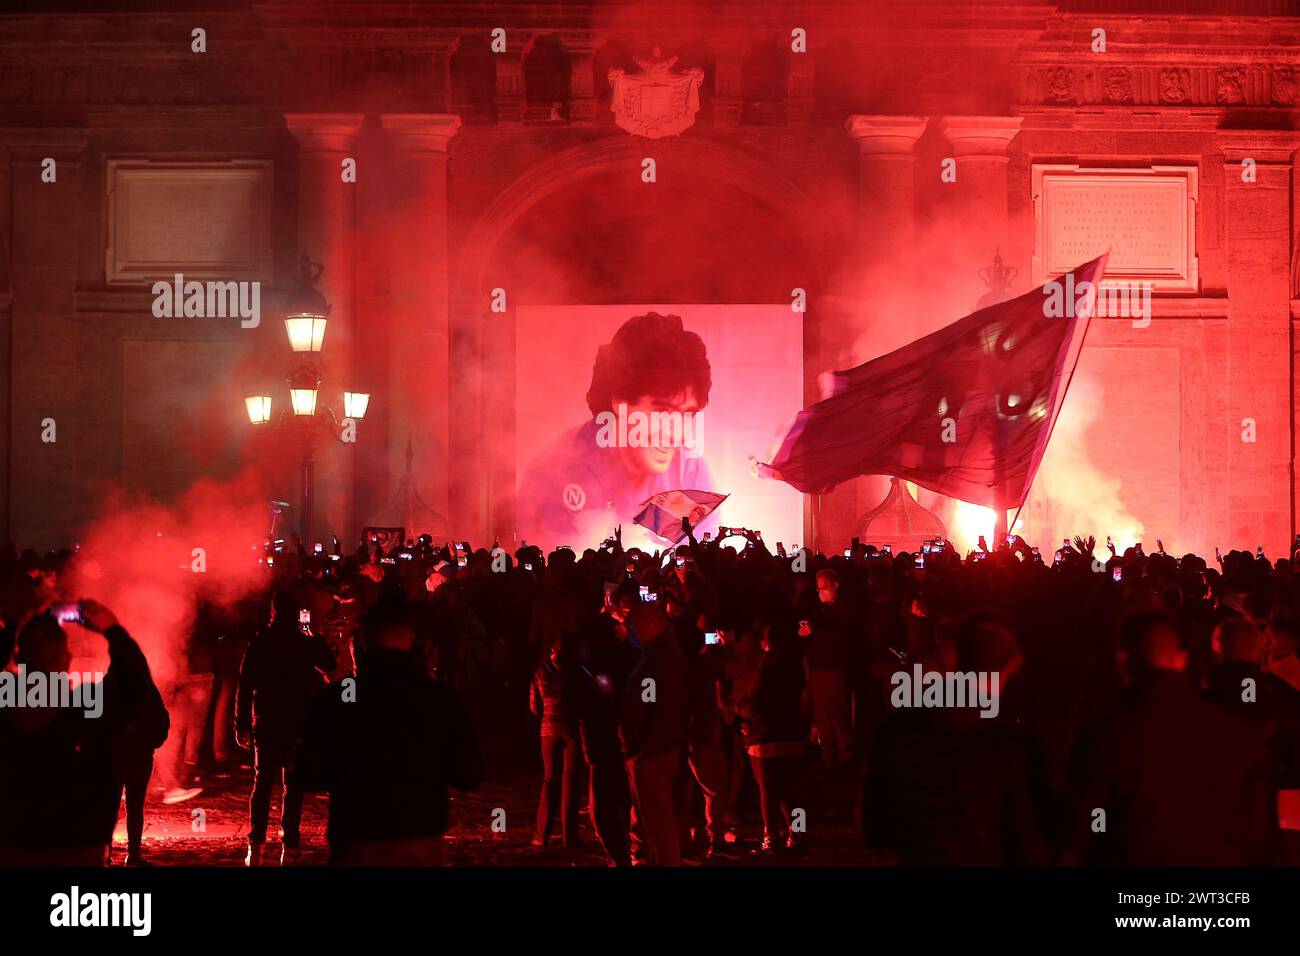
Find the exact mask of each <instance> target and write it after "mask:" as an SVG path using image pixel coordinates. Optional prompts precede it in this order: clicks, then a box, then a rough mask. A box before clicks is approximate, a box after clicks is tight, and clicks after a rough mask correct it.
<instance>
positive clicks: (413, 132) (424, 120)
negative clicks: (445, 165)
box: [380, 113, 461, 153]
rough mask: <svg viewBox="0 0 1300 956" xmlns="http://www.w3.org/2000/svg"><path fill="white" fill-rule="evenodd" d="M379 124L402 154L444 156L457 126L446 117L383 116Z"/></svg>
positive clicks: (457, 121) (453, 118)
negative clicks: (442, 154) (440, 154)
mask: <svg viewBox="0 0 1300 956" xmlns="http://www.w3.org/2000/svg"><path fill="white" fill-rule="evenodd" d="M380 122H381V124H382V125H383V127H384V129H385V130H386V131H387V133H388V135H389V137H390V138H391V139H392V141H393V144H394V146H396V148H397V150H398V152H403V153H445V152H447V147H448V145H449V144H450V143H451V141H452V139H453V138H454V137H455V136H456V134H457V133H459V132H460V125H461V124H460V117H459V116H455V115H453V114H450V113H385V114H384V115H383V116H381V117H380Z"/></svg>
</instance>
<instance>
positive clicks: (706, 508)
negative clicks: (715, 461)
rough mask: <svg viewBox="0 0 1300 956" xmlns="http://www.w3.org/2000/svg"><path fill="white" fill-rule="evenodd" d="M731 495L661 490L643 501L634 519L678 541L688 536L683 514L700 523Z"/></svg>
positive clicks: (673, 540)
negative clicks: (685, 530)
mask: <svg viewBox="0 0 1300 956" xmlns="http://www.w3.org/2000/svg"><path fill="white" fill-rule="evenodd" d="M727 497H728V496H727V495H718V494H714V493H713V492H712V491H661V492H659V494H657V495H652V496H651V497H649V498H647V499H646V500H645V501H643V502H641V510H640V511H639V512H637V516H636V518H635V519H634V520H635V521H636V523H637V524H639V525H640V526H641V527H643V528H649V529H650V530H651V531H653V532H654V533H655V534H657V535H659V537H661V538H665V539H666V540H668V541H671V542H673V543H674V544H675V543H676V542H678V541H680V540H681V539H682V538H684V537H686V535H685V534H684V533H683V532H682V519H683V518H690V519H691V524H692V525H698V524H699V523H700V522H701V521H703V520H704V519H705V518H707V517H708V516H709V515H711V514H713V512H714V511H716V510H717V508H718V505H720V504H722V503H723V502H724V501H726V500H727Z"/></svg>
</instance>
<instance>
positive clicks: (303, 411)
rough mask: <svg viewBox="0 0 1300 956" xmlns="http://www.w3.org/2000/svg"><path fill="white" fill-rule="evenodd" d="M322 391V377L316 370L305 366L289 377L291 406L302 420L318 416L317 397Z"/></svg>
mask: <svg viewBox="0 0 1300 956" xmlns="http://www.w3.org/2000/svg"><path fill="white" fill-rule="evenodd" d="M319 391H320V376H319V375H318V374H317V373H316V370H315V369H313V368H311V367H310V366H307V365H304V366H302V367H301V368H299V369H298V370H297V371H295V372H294V373H293V374H292V375H290V376H289V404H290V405H292V406H293V413H294V414H295V415H297V416H299V417H301V418H310V417H312V416H314V415H315V414H316V395H317V393H318V392H319Z"/></svg>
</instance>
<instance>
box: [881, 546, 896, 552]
mask: <svg viewBox="0 0 1300 956" xmlns="http://www.w3.org/2000/svg"><path fill="white" fill-rule="evenodd" d="M880 553H881V554H893V553H894V549H893V548H891V547H890V546H889V545H887V544H882V545H881V546H880Z"/></svg>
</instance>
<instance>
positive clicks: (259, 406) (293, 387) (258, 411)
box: [244, 255, 370, 542]
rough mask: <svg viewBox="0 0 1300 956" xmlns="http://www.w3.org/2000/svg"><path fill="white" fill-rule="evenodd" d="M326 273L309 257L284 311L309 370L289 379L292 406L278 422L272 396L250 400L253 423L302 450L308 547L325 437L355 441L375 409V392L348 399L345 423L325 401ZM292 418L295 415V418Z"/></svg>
mask: <svg viewBox="0 0 1300 956" xmlns="http://www.w3.org/2000/svg"><path fill="white" fill-rule="evenodd" d="M321 272H322V267H321V266H320V264H319V263H314V262H311V261H310V260H309V259H308V258H307V257H306V256H305V255H304V256H303V258H302V262H301V267H300V271H299V284H298V287H297V288H295V289H294V290H293V291H292V292H291V294H290V296H289V299H288V302H287V304H286V305H285V309H284V329H285V332H286V334H287V335H288V338H289V348H290V349H292V350H293V351H294V352H295V353H296V354H298V355H300V356H301V357H302V359H303V360H304V361H303V364H301V365H299V366H298V367H297V368H295V369H293V371H291V372H290V373H289V375H288V378H287V381H288V385H289V405H288V409H285V408H284V407H283V406H282V407H281V409H280V414H279V416H278V417H277V418H275V419H274V420H273V419H272V417H271V396H270V395H250V396H248V397H247V398H245V399H244V405H245V407H246V408H247V410H248V420H249V422H250V423H251V424H253V425H266V426H273V427H274V429H275V430H276V432H277V433H278V434H279V433H284V432H285V431H286V430H287V431H288V432H292V433H293V434H294V436H295V437H296V438H297V440H298V442H299V445H300V448H301V475H302V515H301V517H300V518H299V525H298V526H299V534H301V535H302V539H303V541H304V542H306V541H310V540H311V537H312V534H311V530H312V512H313V510H314V507H315V505H314V500H315V487H314V485H315V464H316V443H317V440H318V439H319V438H320V435H321V434H322V433H329V434H330V435H332V437H334V438H335V439H336V440H341V441H349V442H350V441H352V438H351V437H345V435H347V434H348V433H349V432H350V431H351V429H350V428H349V427H348V426H351V425H354V424H355V422H358V421H360V420H361V419H362V418H364V417H365V414H366V410H367V408H368V407H369V405H370V393H369V392H352V391H345V392H344V393H343V419H342V420H340V419H339V418H338V417H337V416H336V415H335V414H334V410H333V409H332V408H330V406H329V405H328V404H326V403H324V402H321V401H320V400H319V397H320V386H321V366H320V364H319V355H320V351H321V347H322V346H323V345H324V342H325V328H326V326H327V324H328V322H329V313H330V304H329V303H328V302H327V301H326V300H325V296H323V295H322V294H321V293H320V291H319V290H318V289H317V288H316V287H315V283H316V281H317V280H318V279H319V278H320V276H321ZM290 412H292V414H290Z"/></svg>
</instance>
